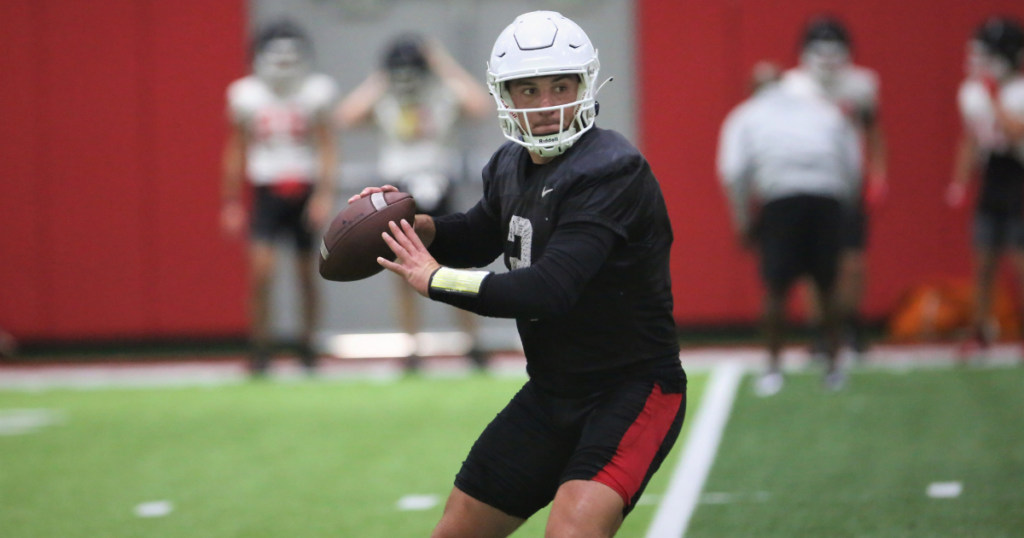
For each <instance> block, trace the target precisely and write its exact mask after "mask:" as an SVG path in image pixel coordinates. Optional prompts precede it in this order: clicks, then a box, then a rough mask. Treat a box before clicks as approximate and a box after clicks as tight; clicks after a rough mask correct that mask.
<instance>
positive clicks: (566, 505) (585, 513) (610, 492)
mask: <svg viewBox="0 0 1024 538" xmlns="http://www.w3.org/2000/svg"><path fill="white" fill-rule="evenodd" d="M623 508H624V506H623V504H622V497H620V496H619V494H618V492H616V491H615V490H614V489H612V488H610V487H608V486H607V485H605V484H602V483H600V482H594V481H589V480H570V481H568V482H565V483H564V484H562V485H561V487H559V488H558V493H557V494H556V495H555V501H554V503H553V504H552V506H551V515H550V516H548V523H547V527H546V530H545V532H544V535H545V536H546V537H547V538H572V537H577V536H578V537H581V538H582V537H587V538H591V537H593V538H598V537H611V536H614V535H615V533H616V532H617V531H618V530H619V527H620V526H622V520H623V517H624V516H623Z"/></svg>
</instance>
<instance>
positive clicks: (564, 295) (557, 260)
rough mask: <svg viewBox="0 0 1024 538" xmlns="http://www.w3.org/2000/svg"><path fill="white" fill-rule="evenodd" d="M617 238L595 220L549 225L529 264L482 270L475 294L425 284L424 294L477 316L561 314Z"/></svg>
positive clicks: (571, 303) (538, 316) (565, 311)
mask: <svg viewBox="0 0 1024 538" xmlns="http://www.w3.org/2000/svg"><path fill="white" fill-rule="evenodd" d="M619 238H620V236H619V235H618V234H616V232H614V231H612V230H611V229H610V228H608V227H606V226H603V225H600V224H597V223H593V222H585V221H580V222H573V223H569V224H566V225H564V226H560V227H558V228H557V229H556V230H555V232H554V233H553V234H552V236H551V240H550V241H549V242H548V244H547V248H546V249H545V251H544V255H543V256H542V257H541V258H540V259H539V260H537V262H536V263H535V264H534V265H532V266H530V267H527V268H523V269H517V270H515V271H510V272H508V273H501V274H492V275H488V276H487V277H486V278H485V279H484V281H483V283H482V284H481V287H480V292H479V293H478V294H477V295H463V294H457V293H446V292H443V291H439V290H437V289H434V288H431V290H430V298H431V299H434V300H437V301H441V302H444V303H448V304H450V305H453V306H457V307H459V308H462V309H464V310H469V311H471V312H475V313H477V314H480V315H483V316H491V317H499V318H529V319H534V318H551V317H557V316H561V315H564V314H565V313H567V312H568V311H569V310H570V309H571V308H572V307H573V305H575V304H576V301H577V300H578V299H579V297H580V295H581V294H582V293H583V290H584V288H585V287H586V285H587V282H589V281H590V279H591V278H593V276H594V275H595V274H597V272H598V271H599V270H600V269H601V266H602V265H603V264H604V262H605V260H607V259H608V255H609V253H610V252H611V251H612V248H614V246H615V242H616V240H617V239H619ZM438 261H440V260H438Z"/></svg>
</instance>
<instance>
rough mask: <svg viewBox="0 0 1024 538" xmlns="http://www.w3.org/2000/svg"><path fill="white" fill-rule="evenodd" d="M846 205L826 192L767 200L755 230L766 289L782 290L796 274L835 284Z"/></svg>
mask: <svg viewBox="0 0 1024 538" xmlns="http://www.w3.org/2000/svg"><path fill="white" fill-rule="evenodd" d="M845 211H846V208H845V207H843V205H842V204H841V203H840V202H839V201H838V200H836V199H835V198H828V197H824V196H809V195H799V196H788V197H785V198H780V199H778V200H772V201H771V202H768V203H767V204H765V205H764V207H763V208H762V209H761V216H760V219H759V221H758V224H757V232H756V234H757V238H758V242H759V244H760V247H761V278H763V279H764V282H765V285H766V286H767V287H768V289H770V290H771V291H772V292H773V293H777V294H783V293H785V292H786V291H788V290H789V288H790V287H791V286H792V285H793V282H794V281H795V280H796V279H797V278H799V277H800V276H803V275H810V276H811V277H812V278H813V279H814V281H815V283H816V284H817V285H818V288H819V289H820V290H824V291H826V292H827V291H831V290H832V288H833V287H834V286H835V281H836V273H837V272H838V268H839V254H840V252H841V250H842V246H843V245H842V243H843V241H842V239H843V238H842V234H843V220H844V212H845Z"/></svg>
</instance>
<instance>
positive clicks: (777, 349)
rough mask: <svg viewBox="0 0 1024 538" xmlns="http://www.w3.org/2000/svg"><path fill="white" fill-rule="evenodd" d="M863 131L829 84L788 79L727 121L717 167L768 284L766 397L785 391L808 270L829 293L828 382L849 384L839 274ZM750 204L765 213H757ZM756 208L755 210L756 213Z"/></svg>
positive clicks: (758, 388) (824, 296) (762, 389)
mask: <svg viewBox="0 0 1024 538" xmlns="http://www.w3.org/2000/svg"><path fill="white" fill-rule="evenodd" d="M856 144H857V141H856V133H855V131H854V129H853V127H852V126H851V125H850V124H849V122H847V121H846V119H845V117H844V116H843V114H842V113H840V111H839V110H838V109H837V108H836V107H835V106H834V105H833V104H832V103H831V102H830V101H829V99H828V97H827V96H826V95H825V94H824V92H823V91H822V89H821V86H820V85H819V84H817V83H815V82H814V81H812V80H810V79H806V78H797V77H788V78H784V79H783V80H782V81H781V82H780V83H778V84H775V85H773V86H769V87H767V88H765V89H762V90H761V91H759V92H757V93H755V94H754V96H753V97H751V98H750V99H748V100H747V101H745V102H744V103H742V104H740V105H739V106H738V107H736V108H735V109H734V110H733V111H732V112H730V114H729V116H728V117H727V118H726V120H725V122H724V123H723V125H722V132H721V138H720V141H719V146H718V171H719V175H720V177H721V180H722V183H723V185H724V187H725V189H726V193H727V195H728V198H729V201H730V203H731V209H732V216H733V224H734V226H735V229H736V233H737V236H738V237H739V240H740V242H741V244H742V245H743V246H746V247H750V246H755V245H756V246H757V247H758V248H759V254H760V258H761V260H760V261H761V277H762V279H763V280H764V285H765V289H766V300H765V302H764V304H765V312H764V323H765V332H766V336H767V340H768V342H767V344H768V370H767V371H766V372H765V374H764V375H762V376H761V377H760V378H758V380H757V382H756V383H755V385H754V389H755V392H756V393H757V394H758V395H759V396H771V395H774V394H776V393H778V392H779V390H781V389H782V385H783V382H784V379H783V376H782V372H781V370H780V366H781V362H780V361H781V357H780V353H781V351H782V344H783V328H784V326H783V325H784V324H783V322H784V319H785V303H786V296H787V294H788V292H789V289H790V287H791V286H792V285H793V283H794V282H795V280H796V279H797V278H799V277H801V276H807V275H809V276H810V277H811V278H812V279H813V282H814V284H815V287H816V290H817V292H818V296H819V297H821V305H822V306H821V312H822V314H821V318H822V326H823V329H824V333H825V336H826V338H825V341H826V346H825V356H826V359H827V370H826V374H825V378H824V383H825V386H826V388H828V389H830V390H838V389H840V388H842V386H843V383H844V380H845V377H844V375H843V373H842V371H841V370H840V369H839V368H838V365H837V362H836V351H837V348H838V343H839V339H838V336H839V334H838V331H839V321H840V319H839V313H840V309H839V306H838V299H837V297H836V295H837V294H836V277H837V271H838V266H839V260H840V252H841V250H842V231H843V217H842V216H843V214H844V213H845V212H847V211H849V208H850V206H852V205H853V203H854V199H855V198H856V193H857V192H858V191H857V189H858V188H859V186H860V170H861V169H860V155H859V153H858V152H857V146H856ZM752 207H756V208H757V209H758V210H757V212H756V214H755V213H754V211H752V210H751V209H752ZM755 215H756V216H755Z"/></svg>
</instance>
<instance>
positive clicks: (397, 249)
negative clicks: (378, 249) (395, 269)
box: [381, 232, 409, 261]
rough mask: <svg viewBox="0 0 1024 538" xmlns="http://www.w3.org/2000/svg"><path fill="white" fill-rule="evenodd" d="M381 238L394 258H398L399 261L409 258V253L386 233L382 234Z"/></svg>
mask: <svg viewBox="0 0 1024 538" xmlns="http://www.w3.org/2000/svg"><path fill="white" fill-rule="evenodd" d="M381 236H382V237H384V242H385V243H387V245H388V248H390V249H391V252H394V253H395V256H398V259H399V261H404V260H407V259H408V258H409V251H408V250H405V247H403V246H402V245H399V244H398V242H397V241H395V239H394V238H393V237H391V236H390V235H388V234H387V232H384V233H382V234H381Z"/></svg>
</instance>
